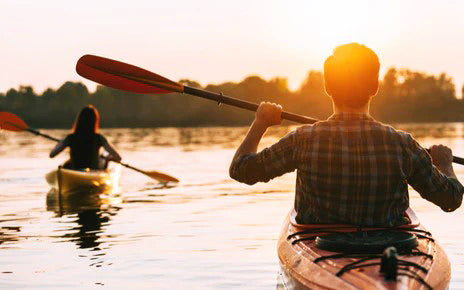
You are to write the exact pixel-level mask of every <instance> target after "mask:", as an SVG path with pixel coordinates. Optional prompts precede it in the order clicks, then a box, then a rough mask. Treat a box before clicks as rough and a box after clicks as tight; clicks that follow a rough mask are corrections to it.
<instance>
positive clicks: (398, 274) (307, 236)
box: [278, 209, 451, 289]
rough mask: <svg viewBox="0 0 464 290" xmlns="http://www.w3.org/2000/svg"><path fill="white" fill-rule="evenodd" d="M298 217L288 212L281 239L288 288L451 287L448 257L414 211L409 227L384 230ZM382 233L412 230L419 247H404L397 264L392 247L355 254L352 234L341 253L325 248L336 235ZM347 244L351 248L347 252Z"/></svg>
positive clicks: (399, 251) (410, 216) (282, 259)
mask: <svg viewBox="0 0 464 290" xmlns="http://www.w3.org/2000/svg"><path fill="white" fill-rule="evenodd" d="M295 216H296V214H295V212H294V211H292V212H290V214H289V215H288V216H287V218H286V220H285V222H284V224H283V228H282V231H281V234H280V238H279V242H278V255H279V260H280V266H281V270H282V271H281V275H282V278H283V279H282V280H283V283H284V286H285V287H286V288H287V289H447V287H448V284H449V281H450V273H451V266H450V263H449V260H448V257H447V256H446V254H445V252H444V251H443V249H442V248H441V247H440V246H439V245H438V244H437V243H436V242H435V241H434V239H433V238H432V237H431V234H430V233H428V232H427V231H426V230H425V229H424V228H423V227H422V226H420V224H419V221H418V219H417V217H416V216H415V214H414V212H413V211H412V210H410V209H408V211H407V213H406V214H405V216H406V217H408V218H409V220H410V223H409V224H408V225H404V226H401V227H398V228H382V229H380V228H356V227H353V226H350V225H301V224H298V223H297V222H296V221H295ZM380 231H381V232H382V234H387V235H393V234H391V233H393V232H400V233H402V234H405V233H410V234H412V235H411V236H414V239H415V241H417V242H416V244H415V247H414V246H413V247H411V248H410V249H407V250H406V249H403V250H398V252H397V255H394V256H395V257H396V258H395V259H394V260H395V262H394V263H393V264H392V263H390V262H389V261H390V260H391V259H390V258H391V256H390V254H389V253H391V252H389V250H385V252H384V251H381V252H379V253H376V252H369V253H360V252H356V251H353V252H350V251H351V249H349V245H350V243H351V242H352V241H351V240H350V238H347V239H346V243H345V245H344V244H343V241H342V243H341V248H340V249H339V250H338V251H337V252H335V251H330V250H328V249H326V250H323V249H321V248H324V247H325V246H323V245H324V243H323V241H333V240H334V239H333V238H332V236H340V235H341V236H343V235H346V236H347V237H350V235H354V234H358V233H360V234H361V235H366V236H368V235H371V236H372V235H374V234H377V233H379V232H380ZM366 245H367V244H366ZM339 246H340V245H339ZM343 247H346V251H344V250H343ZM361 247H363V245H362V243H361ZM387 247H388V246H387ZM364 248H367V246H366V247H364ZM389 249H391V248H389ZM389 265H394V266H389ZM381 269H382V271H380V270H381ZM385 269H387V270H385ZM388 269H389V270H388ZM392 269H393V270H392ZM387 272H388V273H387ZM392 273H394V276H392ZM392 277H393V278H394V279H393V278H392Z"/></svg>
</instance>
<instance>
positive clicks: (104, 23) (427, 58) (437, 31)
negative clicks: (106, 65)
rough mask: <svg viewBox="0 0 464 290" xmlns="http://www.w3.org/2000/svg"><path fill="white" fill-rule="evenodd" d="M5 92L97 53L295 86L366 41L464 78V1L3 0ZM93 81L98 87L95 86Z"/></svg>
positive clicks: (0, 83) (391, 58) (56, 81)
mask: <svg viewBox="0 0 464 290" xmlns="http://www.w3.org/2000/svg"><path fill="white" fill-rule="evenodd" d="M0 11H1V16H0V39H1V45H0V57H1V62H0V63H1V65H2V70H1V72H0V92H5V91H6V90H7V89H9V88H11V87H18V86H19V85H20V84H23V85H32V86H33V87H34V88H35V89H36V91H37V92H42V91H43V90H44V89H45V88H46V87H53V88H57V87H59V86H60V85H61V84H62V83H63V82H64V81H67V80H80V81H83V79H82V78H81V77H79V76H78V75H77V74H76V72H75V64H76V61H77V60H78V58H79V57H80V56H82V55H84V54H96V55H100V56H105V57H109V58H114V59H117V60H121V61H125V62H128V63H131V64H135V65H138V66H141V67H143V68H146V69H149V70H151V71H153V72H156V73H159V74H161V75H164V76H166V77H169V78H172V79H173V80H178V79H179V78H189V79H193V80H197V81H199V82H200V83H201V84H203V85H204V84H207V83H219V82H222V81H228V80H230V81H240V80H242V79H243V78H244V77H246V76H247V75H250V74H258V75H261V76H263V77H265V78H270V77H275V76H281V77H287V78H288V79H289V83H290V86H291V87H292V88H296V87H297V86H298V85H299V84H300V83H301V81H302V80H303V79H304V78H305V76H306V73H307V71H308V70H310V69H316V70H321V69H322V65H323V62H324V59H325V58H326V57H327V56H328V55H329V54H330V53H331V51H332V49H333V48H334V47H335V46H336V45H339V44H343V43H347V42H354V41H355V42H360V43H363V44H366V45H367V46H369V47H371V48H372V49H374V50H375V51H376V52H377V53H378V55H379V57H380V61H381V64H382V71H385V69H386V68H388V67H390V66H395V67H408V68H411V69H414V70H421V71H425V72H429V73H434V74H437V73H440V72H446V73H448V74H449V75H450V76H452V77H453V79H454V80H455V84H456V85H457V91H458V95H460V94H461V93H460V91H461V87H462V85H463V82H464V58H463V57H462V53H463V52H464V34H463V32H464V1H458V0H456V1H426V0H420V1H407V0H403V1H373V0H370V1H347V0H342V1H328V0H325V1H309V0H307V1H291V0H287V1H270V0H265V1H253V0H234V1H219V0H196V1H175V0H170V1H154V0H153V1H137V0H131V1H117V0H111V1H101V0H92V1H88V0H79V1H62V0H61V1H52V0H40V1H37V0H33V1H21V0H14V1H9V0H0ZM85 84H86V85H89V86H90V88H92V89H93V88H94V85H93V84H92V83H91V82H88V81H85Z"/></svg>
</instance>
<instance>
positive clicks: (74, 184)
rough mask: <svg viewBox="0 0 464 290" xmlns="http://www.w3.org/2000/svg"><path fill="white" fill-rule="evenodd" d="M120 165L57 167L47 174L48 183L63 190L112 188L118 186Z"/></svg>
mask: <svg viewBox="0 0 464 290" xmlns="http://www.w3.org/2000/svg"><path fill="white" fill-rule="evenodd" d="M119 175H120V166H119V165H117V166H114V167H113V168H111V169H106V170H87V171H80V170H72V169H65V168H61V169H55V170H52V171H50V172H49V173H47V174H46V175H45V179H46V180H47V182H48V184H49V185H50V186H51V187H52V188H54V189H56V190H61V192H70V191H77V190H82V189H92V188H93V189H95V188H98V189H111V188H114V187H117V185H118V182H119Z"/></svg>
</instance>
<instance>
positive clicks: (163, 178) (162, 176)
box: [144, 171, 179, 183]
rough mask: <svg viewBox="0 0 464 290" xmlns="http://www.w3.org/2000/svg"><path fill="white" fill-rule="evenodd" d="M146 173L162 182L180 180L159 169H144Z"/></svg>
mask: <svg viewBox="0 0 464 290" xmlns="http://www.w3.org/2000/svg"><path fill="white" fill-rule="evenodd" d="M144 174H145V175H147V176H149V177H151V178H153V179H156V180H158V181H159V182H160V183H168V182H179V179H177V178H175V177H172V176H170V175H167V174H164V173H161V172H158V171H144Z"/></svg>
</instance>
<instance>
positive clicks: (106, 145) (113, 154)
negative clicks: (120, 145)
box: [103, 138, 122, 162]
mask: <svg viewBox="0 0 464 290" xmlns="http://www.w3.org/2000/svg"><path fill="white" fill-rule="evenodd" d="M103 140H104V141H103V148H105V150H106V152H108V153H109V154H110V157H111V158H110V160H114V161H116V162H119V161H121V159H122V158H121V155H119V153H118V152H117V151H116V149H114V147H113V145H111V144H110V142H108V141H107V140H106V138H103Z"/></svg>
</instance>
